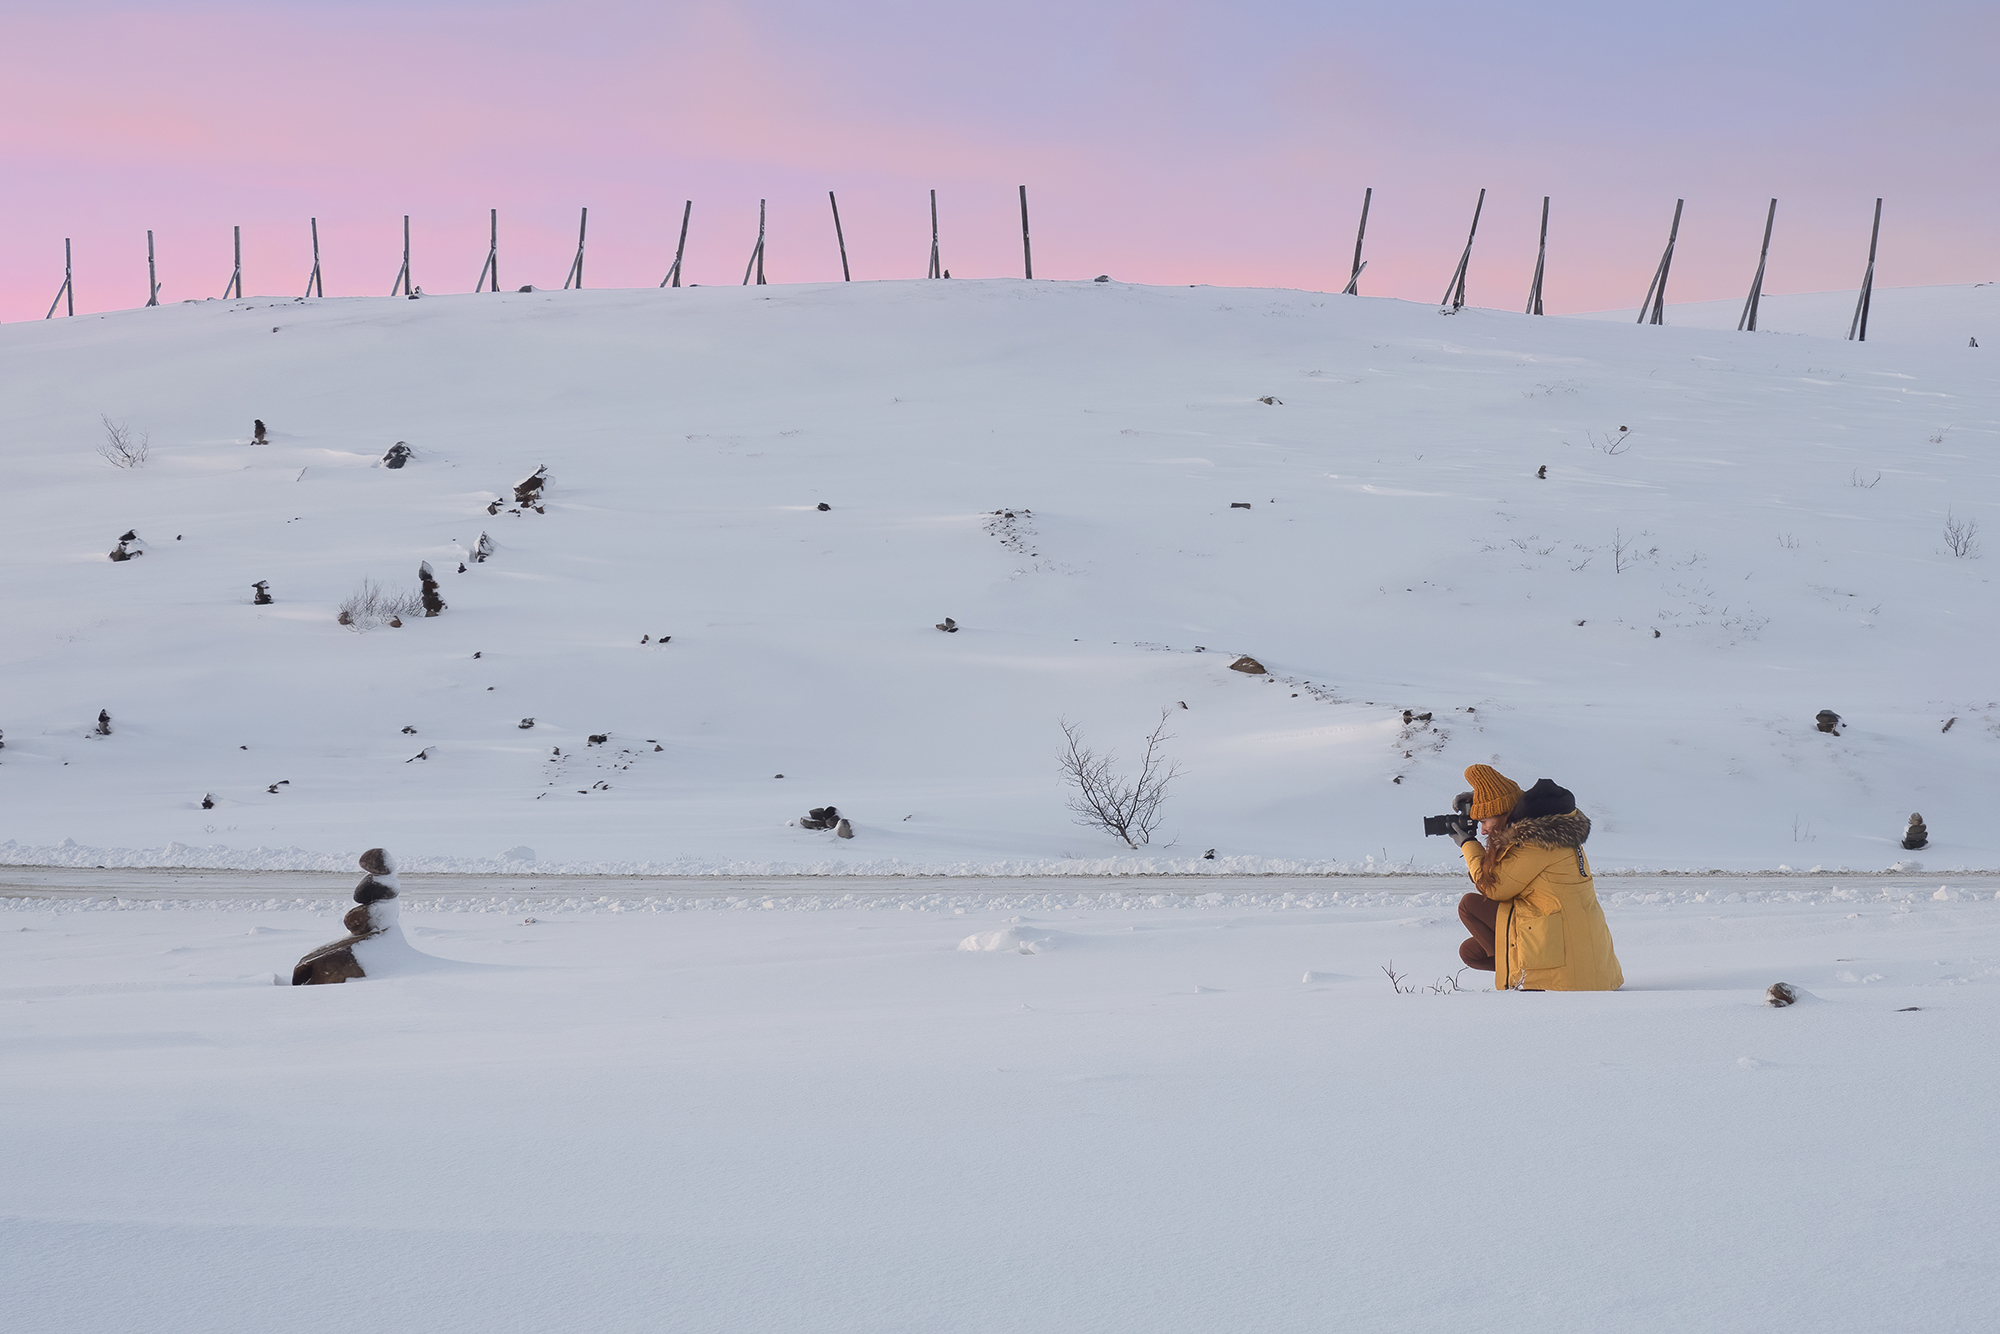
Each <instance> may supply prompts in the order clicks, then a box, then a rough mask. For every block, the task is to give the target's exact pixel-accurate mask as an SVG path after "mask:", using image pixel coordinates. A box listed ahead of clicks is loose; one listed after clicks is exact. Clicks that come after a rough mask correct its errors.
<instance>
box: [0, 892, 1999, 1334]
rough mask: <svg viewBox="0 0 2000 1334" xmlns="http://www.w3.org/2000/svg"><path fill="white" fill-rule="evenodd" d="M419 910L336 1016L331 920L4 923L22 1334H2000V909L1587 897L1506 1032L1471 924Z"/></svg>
mask: <svg viewBox="0 0 2000 1334" xmlns="http://www.w3.org/2000/svg"><path fill="white" fill-rule="evenodd" d="M409 881H410V883H409V886H408V888H407V889H406V897H405V900H404V909H405V911H404V916H403V921H404V925H405V927H406V928H407V930H408V931H409V933H410V935H411V937H412V940H413V942H414V945H415V946H416V947H417V948H419V949H421V950H422V951H424V952H425V953H426V954H427V955H430V956H432V957H433V958H434V961H435V962H434V965H433V966H431V967H430V968H428V969H427V970H426V971H410V972H408V973H403V974H398V975H393V976H387V977H383V978H371V979H366V980H361V981H355V982H350V983H347V984H345V985H341V986H330V987H298V988H294V987H289V986H274V985H273V982H274V981H276V980H280V979H282V978H283V977H285V976H287V975H288V973H289V969H290V967H291V964H292V962H293V961H294V960H295V959H296V958H297V957H298V956H299V955H300V954H302V953H304V952H305V951H306V950H308V949H310V948H312V947H313V946H315V945H318V944H320V943H322V942H323V941H326V940H328V939H332V938H334V937H335V936H337V935H339V934H340V927H339V917H338V915H339V912H340V910H341V909H342V908H343V907H344V906H346V905H345V903H344V902H341V901H336V900H334V899H333V898H331V897H329V898H327V899H326V900H324V901H323V902H321V903H317V904H306V903H302V902H297V901H279V900H275V899H259V898H253V897H245V898H239V899H228V900H225V899H220V898H217V899H211V900H208V901H202V900H200V899H198V898H193V897H191V898H188V899H184V900H182V901H179V902H161V901H158V900H152V901H144V900H138V901H134V900H117V899H111V898H107V897H103V896H97V897H80V896H69V897H53V896H42V897H8V898H0V1014H4V1016H5V1022H4V1024H0V1069H4V1070H5V1071H6V1076H5V1079H4V1081H0V1142H5V1143H6V1144H8V1145H9V1146H10V1149H11V1151H10V1152H9V1153H8V1155H7V1160H6V1167H5V1170H4V1171H0V1291H4V1292H5V1293H6V1299H5V1303H4V1305H5V1310H6V1324H7V1327H8V1328H9V1329H19V1330H24V1331H28V1330H32V1331H35V1334H124V1332H125V1331H130V1330H136V1329H143V1330H148V1331H158V1332H159V1334H262V1331H267V1330H271V1329H278V1328H283V1329H295V1330H305V1331H311V1332H312V1334H349V1332H350V1331H351V1332H353V1334H363V1332H364V1331H379V1330H426V1331H435V1332H436V1334H459V1332H460V1331H464V1332H465V1334H515V1332H516V1331H519V1332H520V1334H546V1332H547V1331H551V1330H590V1331H601V1332H603V1334H624V1332H626V1331H633V1332H634V1334H637V1332H639V1331H645V1332H647V1334H650V1332H651V1331H656V1330H662V1329H672V1330H685V1331H696V1332H701V1334H706V1332H709V1331H730V1332H732V1334H733V1332H736V1331H743V1332H745V1334H751V1332H761V1331H769V1330H813V1331H826V1332H828V1334H846V1332H848V1331H853V1332H854V1334H863V1332H865V1334H881V1332H885V1331H886V1332H891V1334H901V1332H904V1331H908V1332H909V1334H918V1332H922V1334H929V1332H930V1331H936V1330H959V1329H963V1330H981V1331H992V1332H994V1334H1001V1332H1012V1331H1020V1332H1021V1334H1043V1332H1044V1331H1076V1332H1077V1334H1084V1332H1086V1331H1088V1332H1090V1334H1097V1332H1099V1331H1111V1332H1114V1334H1117V1332H1124V1331H1130V1332H1131V1334H1179V1332H1180V1331H1190V1332H1192V1331H1203V1332H1204V1334H1206V1332H1208V1331H1217V1330H1255V1331H1260V1334H1293V1332H1294V1331H1297V1332H1298V1334H1306V1332H1308V1331H1311V1332H1313V1334H1317V1332H1319V1331H1325V1330H1371V1331H1385V1332H1389V1334H1397V1332H1400V1331H1410V1332H1411V1334H1428V1332H1429V1331H1435V1330H1443V1329H1481V1330H1498V1331H1523V1332H1524V1334H1525V1332H1527V1331H1535V1332H1537V1334H1571V1332H1574V1334H1599V1331H1603V1330H1620V1331H1629V1332H1630V1334H1651V1332H1652V1331H1661V1332H1662V1334H1683V1332H1684V1331H1688V1330H1702V1331H1717V1332H1719V1334H1733V1332H1735V1331H1742V1332H1743V1334H1754V1332H1758V1331H1769V1330H1772V1329H1811V1330H1827V1331H1840V1332H1846V1331H1853V1332H1855V1334H1861V1332H1864V1331H1867V1332H1872V1331H1878V1330H1904V1329H1909V1330H1924V1331H1929V1332H1932V1334H1959V1332H1961V1331H1963V1332H1965V1334H1971V1332H1973V1331H1985V1330H1988V1329H1990V1328H1991V1326H1992V1313H1993V1311H1994V1309H1995V1305H1996V1302H2000V1257H1996V1254H1995V1250H1994V1246H1993V1238H1994V1237H1995V1236H1996V1235H2000V1158H1996V1156H1995V1155H1994V1154H1993V1153H1992V1151H1991V1140H1992V1128H1991V1114H1990V1109H1991V1108H1992V1107H1993V1106H1994V1105H1995V1103H1996V1099H2000V1059H1996V1056H1995V1051H1996V1048H1995V1045H1994V1043H1993V1041H1992V1034H1993V1032H1994V1030H1995V1026H1996V1023H2000V902H1996V901H1995V900H1994V898H1993V895H1992V892H1991V890H1990V888H1979V889H1975V890H1972V891H1969V892H1968V891H1967V889H1966V886H1965V885H1964V884H1955V883H1953V882H1950V881H1945V880H1940V881H1936V882H1929V883H1925V884H1923V885H1921V886H1914V885H1913V886H1908V887H1904V888H1901V889H1898V890H1893V891H1892V890H1890V889H1887V888H1884V887H1882V886H1880V885H1879V883H1878V882H1875V881H1872V880H1864V881H1862V882H1860V883H1857V884H1853V885H1848V884H1841V883H1826V884H1817V883H1816V884H1812V885H1799V884H1797V883H1795V882H1794V883H1790V884H1780V885H1778V886H1777V887H1775V888H1772V887H1770V886H1771V883H1772V882H1770V881H1765V880H1758V881H1750V882H1744V881H1740V880H1738V881H1720V882H1716V883H1711V884H1709V885H1707V886H1704V887H1702V888H1700V889H1698V890H1697V889H1693V888H1689V889H1686V890H1679V889H1677V890H1673V891H1671V892H1666V893H1657V894H1651V895H1640V894H1629V895H1628V894H1621V893H1619V892H1616V891H1614V892H1612V893H1610V894H1607V896H1606V908H1607V915H1608V917H1609V919H1610V921H1611V924H1612V929H1613V931H1614V932H1615V934H1616V940H1617V946H1618V951H1619V954H1620V956H1621V959H1622V961H1623V963H1624V966H1625V972H1626V976H1627V979H1628V982H1627V985H1626V987H1625V989H1624V990H1623V991H1621V992H1617V993H1580V994H1554V993H1551V994H1523V993H1514V992H1494V991H1492V990H1491V989H1490V986H1489V987H1488V988H1479V987H1478V983H1479V982H1481V981H1484V980H1486V979H1484V978H1481V977H1475V976H1474V975H1472V974H1465V975H1464V977H1463V981H1464V982H1465V983H1466V984H1467V985H1468V986H1469V987H1472V988H1474V989H1471V990H1467V991H1463V992H1457V993H1454V992H1452V991H1451V990H1450V985H1449V979H1450V978H1451V976H1452V972H1453V970H1454V968H1455V966H1456V958H1455V948H1456V945H1457V942H1458V939H1459V937H1460V935H1461V934H1462V933H1461V931H1460V930H1459V927H1458V924H1457V922H1456V920H1455V918H1454V916H1453V913H1452V903H1453V901H1454V900H1455V898H1456V888H1463V883H1462V882H1460V885H1459V886H1457V887H1456V888H1454V889H1453V890H1449V891H1445V890H1435V889H1426V890H1425V891H1423V892H1421V893H1418V894H1414V895H1395V894H1391V893H1382V892H1374V893H1371V894H1369V895H1363V896H1351V897H1348V898H1345V899H1342V898H1339V897H1337V891H1329V893H1333V894H1335V895H1336V897H1332V898H1329V897H1327V895H1325V894H1312V895H1308V894H1291V893H1288V894H1286V895H1285V896H1284V897H1283V898H1282V899H1278V898H1276V897H1275V896H1274V897H1273V898H1272V899H1271V900H1267V901H1265V902H1262V903H1257V902H1253V901H1252V900H1251V898H1250V897H1249V896H1248V894H1247V893H1246V894H1240V895H1232V894H1223V893H1216V894H1212V895H1207V896H1204V897H1202V898H1200V899H1197V900H1193V901H1190V900H1187V899H1181V898H1176V897H1174V896H1171V895H1162V894H1152V895H1141V894H1138V893H1134V892H1129V891H1126V890H1123V889H1118V888H1113V889H1110V890H1106V891H1105V892H1103V893H1102V894H1098V895H1095V896H1083V895H1075V896H1063V895H1056V894H1046V895H1043V896H1041V898H1040V901H1039V902H1038V903H1036V904H1032V905H1030V904H1027V903H1024V902H1023V901H1022V898H1023V896H1021V895H1019V894H1016V893H1012V892H1009V891H1008V890H1006V889H1005V888H1004V887H1003V888H1000V889H997V890H994V889H987V890H979V889H975V888H973V887H971V886H970V885H961V886H958V887H956V888H955V889H954V890H952V891H951V892H950V893H951V897H949V898H947V897H945V895H944V894H943V893H921V894H912V895H904V896H900V897H898V896H892V895H886V894H883V895H878V897H877V898H876V899H875V900H874V902H873V904H872V906H864V905H861V904H857V903H855V902H852V901H848V902H841V901H840V899H841V898H842V897H843V896H841V895H839V894H837V893H833V892H823V893H821V894H820V895H819V896H817V897H807V896H804V895H799V896H793V897H790V898H786V897H783V896H767V895H756V894H751V895H733V894H730V893H728V892H726V891H719V892H717V893H716V894H715V895H714V897H712V898H709V899H707V900H705V901H697V900H691V899H677V898H672V897H665V896H662V897H655V898H651V899H640V900H629V899H616V900H614V899H605V900H602V901H599V902H579V901H576V900H573V899H572V900H570V901H569V902H568V903H567V904H565V903H564V902H562V901H561V900H560V899H556V898H553V897H546V898H544V899H543V900H541V901H539V902H537V901H533V900H515V901H513V902H510V903H505V904H502V903H499V902H489V901H480V900H478V899H476V898H473V897H472V896H466V897H464V898H462V899H458V900H454V901H450V902H447V901H446V900H444V899H438V900H435V901H434V900H430V899H427V898H426V896H425V894H424V886H423V882H422V881H421V879H420V878H418V877H415V876H410V877H409ZM1945 891H1949V894H1948V895H1947V894H1946V893H1945ZM447 907H449V908H450V909H452V910H450V911H446V910H445V909H446V908H447ZM795 908H811V909H812V911H809V912H808V911H792V910H791V909H795ZM529 918H532V919H534V920H533V922H532V924H530V923H529V921H528V919H529ZM968 936H970V937H972V938H973V939H975V940H976V939H980V938H982V937H986V938H992V939H995V940H996V941H997V940H999V939H1001V938H1008V939H1012V940H1013V941H1014V942H1015V948H1012V949H1006V948H1001V949H991V950H988V949H971V950H968V949H965V948H963V947H962V946H961V945H960V942H961V941H964V940H966V938H967V937H968ZM1037 940H1059V941H1060V943H1061V948H1059V949H1055V950H1042V949H1034V948H1031V950H1030V952H1028V953H1022V952H1021V950H1020V948H1019V945H1020V944H1021V943H1029V944H1031V946H1032V943H1033V942H1034V941H1037ZM1392 963H1393V965H1394V968H1395V970H1396V971H1397V972H1398V973H1399V974H1402V975H1404V977H1405V979H1406V981H1405V986H1407V987H1411V988H1414V992H1413V993H1410V994H1403V993H1398V992H1396V991H1392V989H1391V987H1390V984H1389V981H1388V979H1387V978H1386V977H1385V976H1384V974H1383V968H1384V966H1385V965H1389V964H1392ZM1780 980H1782V981H1787V982H1790V983H1791V984H1792V985H1793V986H1795V987H1797V988H1799V989H1801V991H1802V992H1804V993H1805V994H1806V995H1807V996H1808V997H1810V998H1811V999H1810V1003H1801V1004H1798V1005H1794V1006H1791V1007H1789V1008H1786V1009H1773V1008H1770V1007H1768V1006H1767V1005H1765V1004H1764V1003H1763V995H1764V989H1765V988H1766V987H1767V986H1769V985H1770V984H1771V983H1772V982H1775V981H1780ZM1433 984H1436V985H1437V987H1438V990H1435V991H1434V990H1433V989H1432V988H1433ZM1912 1007H1915V1008H1914V1009H1913V1008H1912Z"/></svg>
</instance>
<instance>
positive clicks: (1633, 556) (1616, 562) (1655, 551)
mask: <svg viewBox="0 0 2000 1334" xmlns="http://www.w3.org/2000/svg"><path fill="white" fill-rule="evenodd" d="M1647 536H1648V534H1646V533H1641V534H1639V536H1638V537H1627V536H1625V530H1624V529H1622V528H1619V529H1614V530H1613V531H1612V534H1611V568H1612V570H1613V572H1615V573H1617V574H1623V573H1625V571H1627V570H1629V569H1631V568H1632V567H1633V566H1634V565H1637V564H1638V563H1639V562H1640V561H1643V560H1651V559H1652V558H1653V557H1655V556H1657V555H1659V554H1660V549H1659V548H1658V547H1647V548H1646V549H1645V550H1644V551H1641V550H1640V549H1639V543H1640V542H1641V541H1642V540H1644V539H1645V538H1646V537H1647Z"/></svg>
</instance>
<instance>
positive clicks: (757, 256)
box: [743, 199, 765, 287]
mask: <svg viewBox="0 0 2000 1334" xmlns="http://www.w3.org/2000/svg"><path fill="white" fill-rule="evenodd" d="M764 203H765V201H764V200H761V199H760V200H758V201H757V245H756V247H755V248H754V249H752V250H751V252H750V262H749V263H748V264H746V265H744V266H743V286H745V287H748V286H749V285H750V275H751V274H753V273H754V274H756V275H757V285H758V286H759V287H762V286H763V285H764Z"/></svg>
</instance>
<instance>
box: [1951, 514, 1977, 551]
mask: <svg viewBox="0 0 2000 1334" xmlns="http://www.w3.org/2000/svg"><path fill="white" fill-rule="evenodd" d="M1944 544H1945V546H1946V547H1947V548H1949V549H1950V551H1951V554H1952V555H1954V556H1958V557H1961V558H1963V557H1968V556H1977V555H1978V554H1979V520H1977V519H1961V518H1959V517H1958V516H1957V515H1956V514H1953V513H1952V512H1951V511H1950V510H1946V511H1945V515H1944Z"/></svg>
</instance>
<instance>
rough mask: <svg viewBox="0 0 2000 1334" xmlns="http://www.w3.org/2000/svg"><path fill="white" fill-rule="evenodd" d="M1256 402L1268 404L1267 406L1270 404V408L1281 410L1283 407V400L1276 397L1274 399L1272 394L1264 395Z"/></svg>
mask: <svg viewBox="0 0 2000 1334" xmlns="http://www.w3.org/2000/svg"><path fill="white" fill-rule="evenodd" d="M1257 401H1258V402H1259V403H1268V404H1270V405H1271V406H1272V407H1274V408H1282V407H1283V406H1285V400H1284V399H1282V398H1278V397H1276V396H1275V395H1272V394H1266V395H1264V397H1262V398H1260V399H1258V400H1257Z"/></svg>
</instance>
